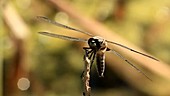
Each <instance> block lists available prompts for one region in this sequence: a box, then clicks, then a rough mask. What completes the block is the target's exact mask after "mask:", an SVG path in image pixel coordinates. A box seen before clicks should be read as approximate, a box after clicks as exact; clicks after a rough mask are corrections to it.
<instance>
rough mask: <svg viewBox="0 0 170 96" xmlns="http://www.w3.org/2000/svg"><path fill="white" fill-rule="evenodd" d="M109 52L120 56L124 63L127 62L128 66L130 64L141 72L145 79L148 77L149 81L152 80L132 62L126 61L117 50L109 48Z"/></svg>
mask: <svg viewBox="0 0 170 96" xmlns="http://www.w3.org/2000/svg"><path fill="white" fill-rule="evenodd" d="M109 51H110V52H112V53H114V54H115V55H117V56H118V57H120V58H121V59H123V60H124V61H125V62H126V63H128V64H129V65H130V66H132V67H133V68H134V69H136V70H137V71H138V72H139V73H141V74H142V75H144V76H145V77H146V78H147V79H149V80H150V81H152V80H151V79H150V78H149V77H148V76H147V75H146V74H145V73H144V72H142V71H141V70H140V69H139V68H138V67H136V66H135V65H134V64H132V63H131V62H130V61H128V60H127V59H126V58H125V57H123V56H122V55H121V54H119V53H118V52H116V51H114V50H112V49H111V50H109Z"/></svg>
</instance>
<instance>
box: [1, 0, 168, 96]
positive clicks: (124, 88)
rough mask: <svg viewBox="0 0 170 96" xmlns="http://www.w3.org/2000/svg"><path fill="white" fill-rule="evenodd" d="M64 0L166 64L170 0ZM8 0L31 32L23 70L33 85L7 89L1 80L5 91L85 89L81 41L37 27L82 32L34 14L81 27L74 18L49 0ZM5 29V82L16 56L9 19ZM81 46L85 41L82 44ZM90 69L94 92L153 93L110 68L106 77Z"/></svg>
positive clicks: (75, 93) (51, 95)
mask: <svg viewBox="0 0 170 96" xmlns="http://www.w3.org/2000/svg"><path fill="white" fill-rule="evenodd" d="M61 1H62V0H61ZM63 1H67V2H68V3H69V4H71V5H72V6H73V7H75V9H77V10H78V11H81V13H83V14H86V15H87V16H89V17H91V18H94V19H96V20H98V21H100V22H101V23H102V24H103V25H104V26H107V27H108V28H109V29H110V30H114V31H115V32H117V34H119V35H120V36H122V37H124V38H126V39H127V40H128V41H130V42H132V43H134V44H135V45H138V46H140V47H142V48H143V49H145V50H146V51H148V52H149V53H151V54H153V55H154V56H156V57H158V58H160V60H162V61H164V62H166V63H170V38H169V36H170V27H169V26H170V0H63ZM8 3H10V4H12V5H13V6H14V8H16V11H17V12H18V14H19V16H21V18H22V19H23V20H24V22H25V24H26V25H27V27H28V28H29V30H30V33H29V34H30V35H29V36H28V38H27V39H26V41H25V43H24V48H25V50H26V53H23V55H26V56H24V57H25V59H26V60H25V62H24V63H26V66H24V69H25V70H26V72H28V73H25V74H27V76H28V77H29V78H30V82H31V86H30V88H29V89H28V90H24V91H21V90H20V89H16V90H15V91H14V92H13V93H11V94H10V93H8V90H7V89H9V88H8V87H9V85H8V86H6V85H5V84H4V92H6V93H4V94H6V95H8V94H10V95H11V96H18V93H20V95H22V96H27V95H30V96H80V95H82V90H83V88H82V81H81V77H80V76H81V72H82V70H83V67H84V66H83V64H84V63H83V52H84V51H83V49H82V47H81V46H80V45H83V44H81V43H79V42H78V43H77V42H76V43H75V42H71V41H65V40H60V39H56V38H51V37H46V36H42V35H40V34H38V33H37V32H39V31H44V30H48V31H50V32H54V33H55V32H57V33H58V34H65V35H69V36H71V35H73V36H78V37H83V35H82V34H76V33H74V32H72V31H69V30H66V29H63V28H58V27H56V26H53V25H51V24H48V23H44V22H39V21H37V20H36V16H38V15H44V16H47V17H49V18H52V19H54V20H57V21H58V22H61V23H64V24H66V25H69V26H74V27H76V28H78V27H80V26H76V25H74V24H73V22H72V21H76V20H73V19H72V18H70V17H69V16H68V15H67V14H66V13H64V12H62V11H60V10H59V9H58V10H56V9H55V7H54V6H53V4H51V3H49V2H48V0H7V1H5V0H4V4H5V5H8ZM0 14H1V13H0ZM0 22H1V21H0ZM0 25H1V23H0ZM16 26H17V24H16ZM17 27H19V26H17ZM0 28H1V27H0ZM3 29H4V30H0V47H1V48H3V55H4V56H0V64H1V61H3V66H4V67H2V68H1V66H0V68H1V69H3V70H4V79H3V80H4V82H3V83H8V81H11V80H7V79H9V76H11V74H12V73H10V72H11V71H10V70H11V69H13V68H11V65H12V64H13V62H14V61H15V60H14V59H15V52H16V49H17V47H16V46H17V45H15V43H14V42H15V40H14V39H11V38H13V37H12V36H11V33H12V31H13V30H12V29H11V28H10V27H9V26H8V24H7V23H4V25H3ZM79 29H80V28H79ZM84 38H85V37H84ZM1 42H2V44H1ZM84 46H87V45H86V44H84ZM1 48H0V49H1ZM0 52H1V50H0ZM0 55H1V53H0ZM132 58H133V57H132ZM92 70H93V71H92V76H93V77H92V81H91V85H92V96H114V95H115V96H147V95H150V94H152V95H153V94H154V92H148V90H147V91H146V90H145V89H144V88H143V90H142V91H141V90H139V89H137V88H134V87H132V86H131V85H129V84H128V82H126V81H125V80H122V79H121V78H120V76H118V75H117V74H116V73H114V72H112V71H109V68H108V69H106V74H109V75H107V76H105V77H106V78H105V79H101V78H98V77H97V73H96V74H95V71H96V70H95V68H92ZM107 70H108V71H107ZM160 70H161V69H160ZM12 72H15V70H14V71H12ZM21 72H22V71H21ZM16 73H17V72H16ZM160 79H161V78H160ZM1 81H2V80H1ZM11 82H12V81H11ZM16 85H17V84H16ZM158 85H159V84H158ZM165 85H166V84H165ZM169 85H170V84H169ZM93 88H94V89H93ZM161 88H162V87H160V90H159V91H160V92H159V93H160V94H166V95H167V94H170V93H169V91H167V90H162V89H161ZM11 89H12V88H11ZM163 89H164V88H163ZM167 89H169V87H168V88H167ZM144 90H145V91H144ZM150 90H152V89H149V91H150Z"/></svg>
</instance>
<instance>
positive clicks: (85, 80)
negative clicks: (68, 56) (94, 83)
mask: <svg viewBox="0 0 170 96" xmlns="http://www.w3.org/2000/svg"><path fill="white" fill-rule="evenodd" d="M90 63H91V61H90V59H89V58H88V55H87V53H86V51H85V55H84V64H85V67H84V71H83V78H82V79H83V83H84V92H83V96H90V93H91V87H90V85H89V81H90Z"/></svg>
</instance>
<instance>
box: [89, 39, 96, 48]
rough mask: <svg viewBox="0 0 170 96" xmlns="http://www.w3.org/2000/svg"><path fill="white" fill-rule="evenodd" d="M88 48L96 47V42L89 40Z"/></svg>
mask: <svg viewBox="0 0 170 96" xmlns="http://www.w3.org/2000/svg"><path fill="white" fill-rule="evenodd" d="M89 46H90V47H96V46H97V45H96V41H95V40H91V41H90V42H89Z"/></svg>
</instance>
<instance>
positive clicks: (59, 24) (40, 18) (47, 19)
mask: <svg viewBox="0 0 170 96" xmlns="http://www.w3.org/2000/svg"><path fill="white" fill-rule="evenodd" d="M37 19H38V20H40V21H45V22H48V23H51V24H54V25H56V26H59V27H62V28H66V29H70V30H73V31H76V32H81V33H84V34H86V35H89V36H94V35H92V34H90V33H88V32H85V31H82V30H78V29H75V28H72V27H69V26H66V25H64V24H61V23H58V22H56V21H52V20H50V19H49V18H47V17H45V16H37Z"/></svg>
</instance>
